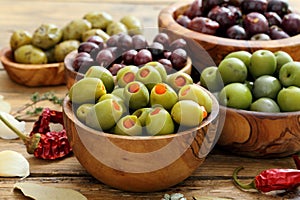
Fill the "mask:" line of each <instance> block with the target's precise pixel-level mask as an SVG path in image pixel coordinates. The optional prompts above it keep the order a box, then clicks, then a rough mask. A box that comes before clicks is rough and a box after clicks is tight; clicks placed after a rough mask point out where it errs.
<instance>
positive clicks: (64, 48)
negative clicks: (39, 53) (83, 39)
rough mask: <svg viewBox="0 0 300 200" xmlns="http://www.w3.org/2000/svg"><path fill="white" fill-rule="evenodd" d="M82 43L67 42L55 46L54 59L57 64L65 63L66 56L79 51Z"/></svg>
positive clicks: (75, 41) (76, 41)
mask: <svg viewBox="0 0 300 200" xmlns="http://www.w3.org/2000/svg"><path fill="white" fill-rule="evenodd" d="M79 45H80V42H79V41H78V40H66V41H63V42H61V43H59V44H57V45H56V46H55V49H54V57H55V60H56V61H57V62H63V61H64V59H65V57H66V55H68V54H69V53H70V52H71V51H74V50H76V49H78V47H79Z"/></svg>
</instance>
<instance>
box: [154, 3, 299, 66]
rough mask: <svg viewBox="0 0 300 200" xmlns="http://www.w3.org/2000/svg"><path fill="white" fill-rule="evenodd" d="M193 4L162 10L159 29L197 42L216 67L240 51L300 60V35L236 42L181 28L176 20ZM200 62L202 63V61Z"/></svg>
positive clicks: (176, 5) (159, 16)
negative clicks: (264, 51) (261, 51)
mask: <svg viewBox="0 0 300 200" xmlns="http://www.w3.org/2000/svg"><path fill="white" fill-rule="evenodd" d="M191 3H192V1H178V2H177V3H174V4H171V5H170V6H168V7H166V8H164V9H162V10H161V11H160V13H159V15H158V25H159V28H161V29H166V30H168V31H170V32H172V33H173V34H175V37H185V38H189V39H192V40H194V41H196V42H197V43H198V44H199V45H201V46H202V47H203V48H204V49H205V50H206V51H207V52H208V53H209V55H210V56H211V58H212V59H213V60H214V62H215V64H216V65H218V64H219V63H220V61H221V60H222V59H223V58H224V57H225V56H226V55H227V54H229V53H230V52H234V51H239V50H245V51H249V52H254V51H256V50H258V49H262V48H263V49H267V50H270V51H272V52H275V51H278V50H282V51H285V52H287V53H288V54H290V55H291V57H292V58H293V59H294V60H300V54H299V48H300V34H299V35H296V36H293V37H290V38H285V39H280V40H269V41H250V40H235V39H229V38H223V37H218V36H213V35H208V34H203V33H199V32H196V31H193V30H190V29H188V28H185V27H184V26H181V25H180V24H178V23H177V22H176V20H175V19H176V18H177V16H179V15H180V14H183V13H184V12H185V11H186V10H187V9H188V7H189V5H190V4H191ZM191 51H192V52H194V54H196V52H197V49H195V50H193V49H191ZM192 61H193V64H194V63H196V61H194V60H193V59H192ZM198 62H201V60H199V61H198Z"/></svg>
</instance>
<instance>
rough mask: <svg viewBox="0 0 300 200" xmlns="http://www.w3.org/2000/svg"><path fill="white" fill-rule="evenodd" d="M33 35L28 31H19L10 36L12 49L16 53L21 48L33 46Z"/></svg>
mask: <svg viewBox="0 0 300 200" xmlns="http://www.w3.org/2000/svg"><path fill="white" fill-rule="evenodd" d="M31 39H32V35H31V34H30V33H29V32H28V31H24V30H17V31H14V32H13V34H12V35H11V36H10V41H9V43H10V48H11V49H12V50H13V51H14V50H16V49H17V48H19V47H20V46H23V45H26V44H31Z"/></svg>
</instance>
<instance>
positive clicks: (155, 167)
mask: <svg viewBox="0 0 300 200" xmlns="http://www.w3.org/2000/svg"><path fill="white" fill-rule="evenodd" d="M209 94H210V93H209ZM210 96H211V97H212V98H213V109H212V112H211V114H210V115H209V116H208V118H206V119H205V120H204V121H203V122H202V123H201V125H200V126H199V127H196V128H192V129H189V130H186V131H184V132H179V133H177V134H169V135H164V136H122V135H114V134H110V133H104V132H100V131H96V130H94V129H92V128H89V127H88V126H86V125H84V124H83V123H81V122H80V121H79V120H78V119H77V118H76V116H75V114H74V110H73V107H72V104H71V102H70V99H69V97H68V96H67V97H66V98H65V99H64V103H63V116H64V124H65V128H66V132H67V134H68V138H69V141H70V144H71V146H72V148H73V152H74V154H75V156H76V157H77V159H78V160H79V162H80V163H81V165H82V166H83V167H84V168H85V169H86V170H87V171H88V172H89V173H90V174H91V175H92V176H94V177H95V178H96V179H98V180H99V181H101V182H103V183H105V184H107V185H109V186H112V187H114V188H117V189H121V190H126V191H133V192H153V191H158V190H162V189H166V188H168V187H171V186H173V185H176V184H177V183H180V182H181V181H183V180H185V179H186V178H187V177H189V176H190V175H191V174H192V173H193V172H194V171H195V170H196V169H197V168H198V167H199V166H200V165H201V164H202V163H203V162H204V160H205V158H206V156H207V154H208V153H209V152H210V151H211V149H212V148H213V146H214V145H215V143H216V141H217V139H218V137H219V133H218V132H217V126H218V123H219V117H218V116H219V115H218V113H219V105H218V102H217V100H216V99H215V97H214V96H212V95H211V94H210Z"/></svg>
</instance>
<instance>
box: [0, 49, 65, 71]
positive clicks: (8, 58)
mask: <svg viewBox="0 0 300 200" xmlns="http://www.w3.org/2000/svg"><path fill="white" fill-rule="evenodd" d="M0 60H1V62H2V64H3V66H4V67H11V68H17V69H24V70H36V69H42V68H57V67H61V66H63V65H64V63H63V62H58V63H46V64H24V63H17V62H14V61H13V59H12V50H11V48H9V47H4V48H3V49H2V50H1V51H0Z"/></svg>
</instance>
